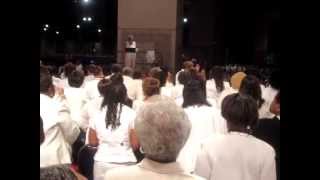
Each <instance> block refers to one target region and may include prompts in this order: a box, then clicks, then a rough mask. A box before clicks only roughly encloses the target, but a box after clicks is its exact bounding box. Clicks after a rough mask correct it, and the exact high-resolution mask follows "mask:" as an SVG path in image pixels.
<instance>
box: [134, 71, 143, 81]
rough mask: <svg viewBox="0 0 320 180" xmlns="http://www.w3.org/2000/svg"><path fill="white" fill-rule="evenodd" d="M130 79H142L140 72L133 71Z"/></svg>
mask: <svg viewBox="0 0 320 180" xmlns="http://www.w3.org/2000/svg"><path fill="white" fill-rule="evenodd" d="M132 78H133V79H142V72H141V71H140V70H134V72H133V76H132Z"/></svg>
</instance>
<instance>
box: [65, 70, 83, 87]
mask: <svg viewBox="0 0 320 180" xmlns="http://www.w3.org/2000/svg"><path fill="white" fill-rule="evenodd" d="M83 81H84V74H83V73H82V72H81V71H77V70H76V71H73V72H72V73H71V74H70V76H69V77H68V83H69V85H70V86H71V87H75V88H79V87H81V85H82V84H83Z"/></svg>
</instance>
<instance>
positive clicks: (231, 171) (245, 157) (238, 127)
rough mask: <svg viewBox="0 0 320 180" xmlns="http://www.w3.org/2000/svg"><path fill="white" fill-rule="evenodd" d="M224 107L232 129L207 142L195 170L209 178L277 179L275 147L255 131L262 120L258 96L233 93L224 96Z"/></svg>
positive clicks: (223, 112) (228, 123) (223, 109)
mask: <svg viewBox="0 0 320 180" xmlns="http://www.w3.org/2000/svg"><path fill="white" fill-rule="evenodd" d="M221 111H222V116H223V117H224V118H225V119H226V122H227V128H228V133H226V134H216V135H214V136H211V137H209V138H208V139H207V140H206V141H205V142H204V143H203V145H202V149H201V151H200V153H199V155H198V158H197V163H196V170H195V173H196V174H197V175H200V176H202V177H205V178H206V179H208V180H213V179H214V180H225V179H228V180H276V170H275V151H274V149H273V148H272V147H271V146H270V145H269V144H267V143H266V142H264V141H262V140H259V139H257V138H255V137H254V136H252V135H251V131H252V127H254V126H255V125H256V123H257V120H258V106H257V102H256V100H254V99H253V98H252V97H251V96H248V95H245V94H241V93H236V94H231V95H228V96H227V97H226V98H225V99H224V100H223V102H222V109H221Z"/></svg>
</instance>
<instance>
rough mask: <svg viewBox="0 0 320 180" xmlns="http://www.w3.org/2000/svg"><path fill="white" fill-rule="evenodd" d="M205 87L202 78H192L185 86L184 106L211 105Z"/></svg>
mask: <svg viewBox="0 0 320 180" xmlns="http://www.w3.org/2000/svg"><path fill="white" fill-rule="evenodd" d="M204 91H205V89H203V85H202V82H201V81H200V80H196V79H191V80H189V81H188V82H187V83H186V84H185V85H184V88H183V93H182V95H183V103H182V107H183V108H186V107H189V106H195V105H197V106H201V105H206V106H211V104H210V103H209V102H208V101H207V98H206V94H205V92H204Z"/></svg>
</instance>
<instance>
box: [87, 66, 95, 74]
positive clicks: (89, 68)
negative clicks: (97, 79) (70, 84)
mask: <svg viewBox="0 0 320 180" xmlns="http://www.w3.org/2000/svg"><path fill="white" fill-rule="evenodd" d="M95 70H96V65H94V64H90V65H89V66H88V67H87V72H88V74H94V72H95Z"/></svg>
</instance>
